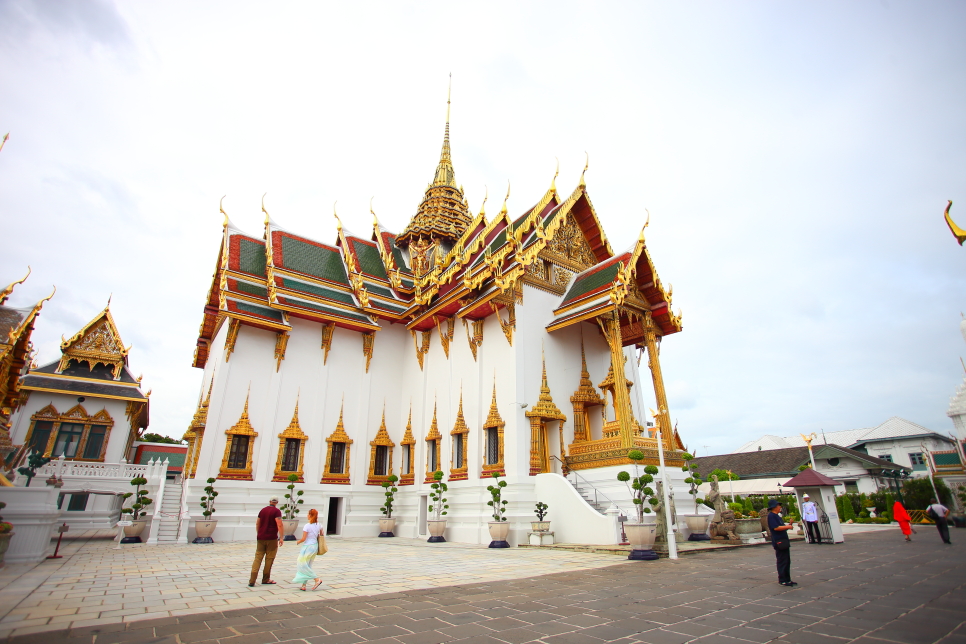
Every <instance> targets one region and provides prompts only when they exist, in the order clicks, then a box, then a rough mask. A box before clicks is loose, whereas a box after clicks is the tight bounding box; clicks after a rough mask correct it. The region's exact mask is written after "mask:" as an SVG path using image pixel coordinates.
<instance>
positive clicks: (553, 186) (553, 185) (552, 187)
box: [550, 157, 560, 192]
mask: <svg viewBox="0 0 966 644" xmlns="http://www.w3.org/2000/svg"><path fill="white" fill-rule="evenodd" d="M554 159H557V169H556V170H555V171H554V173H553V179H552V180H551V181H550V192H557V176H559V175H560V159H558V158H557V157H554Z"/></svg>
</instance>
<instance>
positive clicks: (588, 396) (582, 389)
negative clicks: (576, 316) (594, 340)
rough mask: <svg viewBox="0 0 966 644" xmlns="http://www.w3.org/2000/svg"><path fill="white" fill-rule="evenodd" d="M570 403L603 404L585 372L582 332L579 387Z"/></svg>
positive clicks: (582, 336)
mask: <svg viewBox="0 0 966 644" xmlns="http://www.w3.org/2000/svg"><path fill="white" fill-rule="evenodd" d="M570 402H585V403H587V402H589V403H595V404H600V403H601V402H603V400H602V398H601V397H600V394H598V393H597V390H596V389H595V388H594V383H593V382H592V381H591V379H590V373H589V372H588V371H587V356H586V354H585V353H584V333H583V330H581V333H580V386H579V387H577V391H575V392H574V395H573V396H571V397H570Z"/></svg>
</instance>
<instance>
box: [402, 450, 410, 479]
mask: <svg viewBox="0 0 966 644" xmlns="http://www.w3.org/2000/svg"><path fill="white" fill-rule="evenodd" d="M412 455H413V446H412V445H403V450H402V474H403V475H406V474H412V473H413V463H412Z"/></svg>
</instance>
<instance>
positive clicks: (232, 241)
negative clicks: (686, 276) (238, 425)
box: [194, 116, 681, 367]
mask: <svg viewBox="0 0 966 644" xmlns="http://www.w3.org/2000/svg"><path fill="white" fill-rule="evenodd" d="M585 171H586V168H585ZM507 198H509V193H508V194H507ZM263 210H264V207H263ZM222 212H224V211H222ZM414 263H418V264H419V265H418V266H416V267H415V269H416V270H414V266H413V264H414ZM523 283H527V284H530V285H531V286H533V287H535V288H539V289H542V290H545V291H548V292H551V293H554V294H555V295H558V296H560V297H561V299H560V302H559V304H558V306H557V307H556V309H555V310H554V318H553V320H552V321H551V323H550V324H549V325H548V326H547V330H548V331H550V332H553V331H556V330H558V329H561V328H564V327H567V326H570V325H572V324H577V323H579V322H581V321H584V320H592V319H593V318H598V317H600V316H601V315H603V314H609V313H610V312H611V311H614V310H617V311H619V314H620V323H621V333H622V342H623V344H624V345H625V346H627V345H631V344H640V343H642V342H643V337H644V331H643V328H644V319H645V316H647V315H650V316H651V317H652V319H653V320H654V323H655V324H656V326H657V329H658V331H659V333H660V335H668V334H671V333H676V332H678V331H680V330H681V317H680V315H675V314H674V313H672V312H671V289H670V288H665V287H664V286H663V285H662V284H661V281H660V279H659V278H658V276H657V272H656V270H655V269H654V265H653V262H652V261H651V257H650V254H649V253H648V250H647V246H646V243H645V239H644V231H643V230H642V231H641V235H640V238H639V239H638V241H637V243H636V244H635V245H634V247H633V248H632V249H631V250H629V251H627V252H625V253H622V254H620V255H615V254H614V252H613V250H612V248H611V246H610V243H609V242H608V241H607V237H606V235H605V234H604V231H603V227H602V226H601V224H600V220H599V218H598V216H597V213H596V211H595V210H594V206H593V204H592V203H591V200H590V196H589V194H588V192H587V186H586V183H585V181H584V177H583V174H582V175H581V179H580V182H579V184H578V186H577V187H576V188H575V189H574V190H573V192H572V193H571V194H570V195H569V196H568V197H567V198H566V199H563V198H561V196H560V194H559V193H558V192H557V188H556V176H555V177H554V182H552V183H551V186H550V188H549V189H548V190H547V191H546V192H545V193H544V195H543V196H542V197H541V198H540V199H538V200H537V202H536V203H535V204H534V205H533V206H532V207H531V208H528V209H526V210H524V211H523V212H522V213H520V214H519V215H518V216H517V217H516V218H511V217H510V215H509V213H508V210H507V204H506V200H504V203H503V206H502V208H501V210H500V212H499V214H498V215H497V216H496V217H494V218H493V219H492V220H491V221H489V222H488V221H487V219H486V213H485V211H484V209H483V208H481V209H480V212H479V214H477V215H476V216H475V217H470V215H469V214H468V209H467V208H466V204H465V200H464V199H463V196H462V190H461V189H460V188H458V187H456V183H455V174H454V171H453V165H452V159H451V154H450V143H449V117H448V116H447V127H446V134H445V136H444V140H443V151H442V154H441V158H440V162H439V165H438V167H437V170H436V175H435V178H434V180H433V182H432V183H431V184H430V186H429V188H428V189H427V192H426V198H425V199H424V200H423V202H422V203H421V204H420V206H419V208H418V209H417V212H416V214H415V215H414V216H413V218H412V220H411V221H410V223H409V225H408V226H407V227H406V229H405V230H404V231H403V233H402V234H400V235H398V236H397V235H395V234H394V233H392V232H389V231H387V230H385V229H384V228H383V226H382V225H381V224H380V222H379V220H378V218H375V219H374V223H373V230H372V234H371V236H370V237H369V238H368V239H365V238H363V237H359V236H355V235H353V234H351V233H350V232H349V231H348V230H346V229H344V228H343V227H342V225H341V222H340V223H339V224H338V226H337V236H336V239H335V241H334V243H332V244H328V243H325V242H320V241H316V240H313V239H309V238H308V237H305V236H302V235H297V234H295V233H292V232H289V231H287V230H285V229H283V228H281V227H280V226H279V225H278V224H276V223H275V222H274V221H273V220H272V219H271V218H270V217H268V214H267V212H266V217H265V230H264V233H263V235H262V237H261V239H259V238H258V237H255V236H251V235H247V234H245V233H244V232H242V231H241V230H239V229H237V228H235V226H234V225H233V224H232V223H231V222H230V221H229V220H228V217H227V215H226V217H225V224H224V236H223V241H222V245H221V249H220V252H219V259H218V264H217V267H216V270H215V275H214V279H213V281H212V286H211V289H210V291H209V295H208V301H207V305H206V306H205V313H204V318H203V321H202V324H201V329H200V332H199V337H198V347H197V350H196V355H195V360H194V364H195V366H197V367H203V366H204V365H205V363H206V361H207V358H208V351H209V346H210V343H211V341H212V340H213V338H214V336H215V334H216V332H217V330H218V328H219V326H220V325H221V324H222V323H223V322H224V320H226V319H232V320H236V321H237V322H238V323H241V324H246V325H251V326H254V327H259V328H263V329H269V330H274V331H276V332H278V333H280V334H284V333H286V332H287V331H288V330H289V329H290V328H291V324H290V321H289V320H290V316H295V317H301V318H305V319H309V320H314V321H318V322H321V323H325V324H334V325H336V326H339V327H342V328H346V329H352V330H356V331H359V332H361V333H372V332H375V331H378V330H379V329H380V328H382V325H383V324H385V323H386V322H389V323H393V322H396V323H403V324H405V325H406V327H407V328H408V329H410V330H411V331H414V332H415V331H430V330H432V329H433V327H439V325H440V323H441V322H447V321H451V320H453V318H454V317H455V318H460V319H463V320H464V321H467V322H468V321H475V320H480V319H483V318H486V317H488V316H489V315H492V314H493V313H494V312H497V311H498V310H500V309H510V317H511V319H513V313H512V307H513V306H514V304H515V302H516V301H518V299H519V294H520V293H521V290H520V289H521V285H522V284H523ZM501 324H503V322H502V319H501ZM504 330H506V329H504Z"/></svg>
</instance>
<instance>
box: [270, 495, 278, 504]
mask: <svg viewBox="0 0 966 644" xmlns="http://www.w3.org/2000/svg"><path fill="white" fill-rule="evenodd" d="M268 502H269V503H278V497H277V496H273V497H272V498H270V499H269V500H268Z"/></svg>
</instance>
